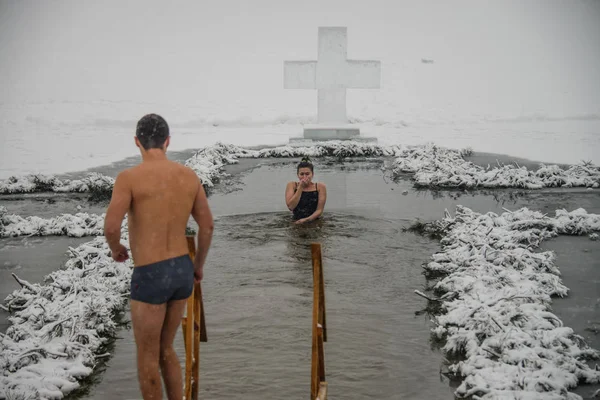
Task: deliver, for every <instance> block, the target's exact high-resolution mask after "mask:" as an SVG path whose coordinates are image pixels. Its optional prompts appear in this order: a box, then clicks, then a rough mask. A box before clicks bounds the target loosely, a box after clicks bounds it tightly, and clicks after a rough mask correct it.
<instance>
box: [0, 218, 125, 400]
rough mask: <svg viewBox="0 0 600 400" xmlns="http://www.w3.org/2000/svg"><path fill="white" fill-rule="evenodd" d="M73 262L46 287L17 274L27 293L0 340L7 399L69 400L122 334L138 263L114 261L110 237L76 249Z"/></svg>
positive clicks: (2, 392) (10, 304) (2, 395)
mask: <svg viewBox="0 0 600 400" xmlns="http://www.w3.org/2000/svg"><path fill="white" fill-rule="evenodd" d="M124 225H125V224H124ZM122 239H123V240H124V241H125V242H126V241H127V232H126V231H125V232H124V236H123V237H122ZM69 255H70V259H69V260H68V261H67V263H66V265H65V268H64V269H61V270H58V271H55V272H53V273H51V274H50V275H48V277H46V284H45V285H40V284H31V283H28V282H26V281H23V280H20V279H18V278H17V277H16V275H13V276H15V279H17V280H18V281H19V283H20V285H21V286H22V287H21V289H19V290H15V291H14V292H13V293H12V294H10V295H9V296H8V297H7V299H6V302H5V305H6V306H5V307H3V308H6V309H7V310H9V311H10V312H11V313H12V316H11V317H10V318H9V320H10V322H11V326H10V327H9V328H8V330H7V331H6V334H0V399H15V398H23V399H29V398H31V399H34V398H35V399H61V398H63V397H64V396H65V395H67V394H68V393H70V392H72V391H73V390H75V389H77V388H78V387H79V386H80V383H79V382H78V381H79V380H81V379H82V378H84V377H86V376H88V375H90V374H91V373H92V371H93V368H94V366H95V365H96V363H97V361H98V359H99V358H101V357H102V356H103V355H102V354H100V353H101V352H102V351H103V346H104V345H105V344H106V342H107V341H108V340H109V339H110V338H111V337H113V336H114V334H115V332H116V328H117V326H116V323H115V319H116V315H117V314H118V313H119V312H120V311H122V310H123V309H124V308H125V305H126V301H125V299H126V295H127V293H128V290H129V280H130V276H131V266H132V265H131V262H130V261H128V262H127V263H116V262H113V260H112V258H111V257H110V250H109V248H108V245H107V244H106V239H105V238H104V237H98V238H95V239H94V240H92V241H91V242H88V243H85V244H82V245H81V246H79V247H77V248H75V249H73V248H70V249H69Z"/></svg>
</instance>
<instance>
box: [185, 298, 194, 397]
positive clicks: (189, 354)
mask: <svg viewBox="0 0 600 400" xmlns="http://www.w3.org/2000/svg"><path fill="white" fill-rule="evenodd" d="M193 317H194V296H193V295H192V296H190V298H189V299H188V301H187V321H186V322H187V323H186V327H185V341H186V342H187V343H188V345H187V346H186V349H185V398H186V399H191V398H192V397H191V396H192V365H193V361H194V359H193V354H194V353H193V349H194V319H193Z"/></svg>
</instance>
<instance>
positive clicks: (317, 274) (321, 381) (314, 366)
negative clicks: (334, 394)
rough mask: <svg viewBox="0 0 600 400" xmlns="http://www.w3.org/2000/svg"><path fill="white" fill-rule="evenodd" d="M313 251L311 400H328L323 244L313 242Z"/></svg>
mask: <svg viewBox="0 0 600 400" xmlns="http://www.w3.org/2000/svg"><path fill="white" fill-rule="evenodd" d="M311 252H312V262H313V318H312V359H311V375H310V376H311V380H310V398H311V400H317V399H318V400H326V399H327V382H326V381H325V354H324V351H323V342H325V341H327V324H326V321H327V319H326V315H325V284H324V280H323V265H322V264H323V262H322V257H321V245H320V244H318V243H313V244H311Z"/></svg>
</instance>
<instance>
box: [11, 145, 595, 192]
mask: <svg viewBox="0 0 600 400" xmlns="http://www.w3.org/2000/svg"><path fill="white" fill-rule="evenodd" d="M470 154H471V150H470V149H465V150H453V149H447V148H443V147H439V146H436V145H433V144H427V145H421V146H414V147H405V148H402V147H401V146H398V145H393V146H384V145H378V144H375V143H369V142H360V141H330V142H320V143H319V142H317V143H315V144H311V145H306V146H302V145H294V146H292V145H287V146H278V147H272V148H264V149H260V150H253V149H248V148H244V147H240V146H235V145H230V144H223V143H217V144H215V145H212V146H207V147H204V148H202V149H200V150H198V151H197V152H196V153H195V154H194V155H193V156H192V157H190V158H189V159H188V160H186V161H185V165H187V166H188V167H190V168H192V169H193V170H194V171H195V172H196V174H197V175H198V176H199V177H200V179H201V180H202V182H203V184H204V185H205V188H210V187H213V186H214V184H215V183H216V182H218V180H219V178H221V177H223V176H224V172H223V168H224V167H225V166H226V165H228V164H235V163H237V162H238V161H237V160H238V159H239V158H267V157H277V158H290V157H296V158H299V157H302V156H310V157H313V158H318V157H337V158H340V159H344V158H353V157H395V161H394V163H393V164H392V166H391V170H392V174H393V175H394V176H400V175H403V174H407V173H409V174H412V179H413V180H414V182H415V186H416V187H421V188H424V187H427V188H462V189H464V188H523V189H541V188H548V187H588V188H599V187H600V168H599V167H595V166H593V165H591V164H590V163H582V164H581V165H573V166H570V167H569V168H567V169H564V168H561V167H560V166H558V165H541V166H540V168H539V169H537V170H535V171H533V170H529V169H527V168H526V167H525V166H519V165H518V164H517V163H514V164H510V165H500V164H498V165H493V166H492V165H490V166H488V167H487V168H483V167H481V166H478V165H476V164H473V163H472V162H470V161H466V160H465V156H468V155H470ZM113 184H114V179H113V178H111V177H107V176H104V175H101V174H98V173H93V174H90V175H89V176H87V177H86V178H84V179H81V180H73V181H70V180H65V181H61V180H59V179H58V178H56V177H52V176H50V177H48V176H43V175H28V176H25V177H11V178H9V179H8V180H6V181H2V182H0V194H10V193H31V192H39V191H54V192H92V194H93V195H94V196H95V197H97V198H98V197H99V198H109V197H110V193H111V192H112V186H113Z"/></svg>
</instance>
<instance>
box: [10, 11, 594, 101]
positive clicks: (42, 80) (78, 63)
mask: <svg viewBox="0 0 600 400" xmlns="http://www.w3.org/2000/svg"><path fill="white" fill-rule="evenodd" d="M319 26H347V27H348V39H349V45H348V49H349V53H348V55H349V58H355V59H379V60H381V61H382V63H383V64H382V68H383V69H382V84H383V88H382V91H383V93H385V92H386V91H387V93H388V95H389V94H392V96H391V98H392V99H397V101H398V106H399V107H400V106H402V107H407V105H411V104H419V103H423V102H425V103H427V104H429V107H431V108H436V107H437V108H439V109H443V108H444V107H455V108H457V109H460V108H461V107H462V108H469V107H472V105H473V104H477V105H478V106H481V104H487V106H486V107H487V108H488V109H489V110H495V109H497V110H512V111H514V110H523V109H524V110H526V111H530V112H536V111H539V112H549V113H560V112H565V113H598V112H600V73H599V72H598V71H600V45H599V39H600V2H599V1H571V2H566V1H495V2H481V1H457V2H445V1H395V0H388V1H383V0H370V1H356V0H303V1H282V0H204V1H198V2H183V1H175V2H173V3H166V2H164V1H143V2H142V1H126V2H118V1H102V2H96V1H88V0H85V1H63V0H60V1H31V0H27V1H9V0H0V88H1V90H0V102H3V103H5V104H6V103H18V102H22V101H25V102H46V101H93V100H98V99H109V100H112V101H137V102H149V103H166V102H168V103H171V104H186V105H190V104H192V105H194V104H203V103H207V102H234V103H239V104H241V105H248V104H251V103H252V102H253V100H254V99H255V98H257V97H260V96H263V97H264V96H267V97H269V96H270V97H271V98H273V99H276V98H279V97H282V96H295V95H293V94H289V92H288V93H286V91H284V90H283V61H284V60H296V59H308V60H310V59H315V58H316V55H317V28H318V27H319ZM422 58H427V59H433V60H434V61H435V63H434V64H432V65H426V64H420V60H421V59H422ZM426 66H428V67H431V69H430V70H423V68H426ZM423 71H428V72H423ZM313 96H316V94H313ZM388 97H390V96H388ZM390 101H392V102H393V101H396V100H390Z"/></svg>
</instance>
